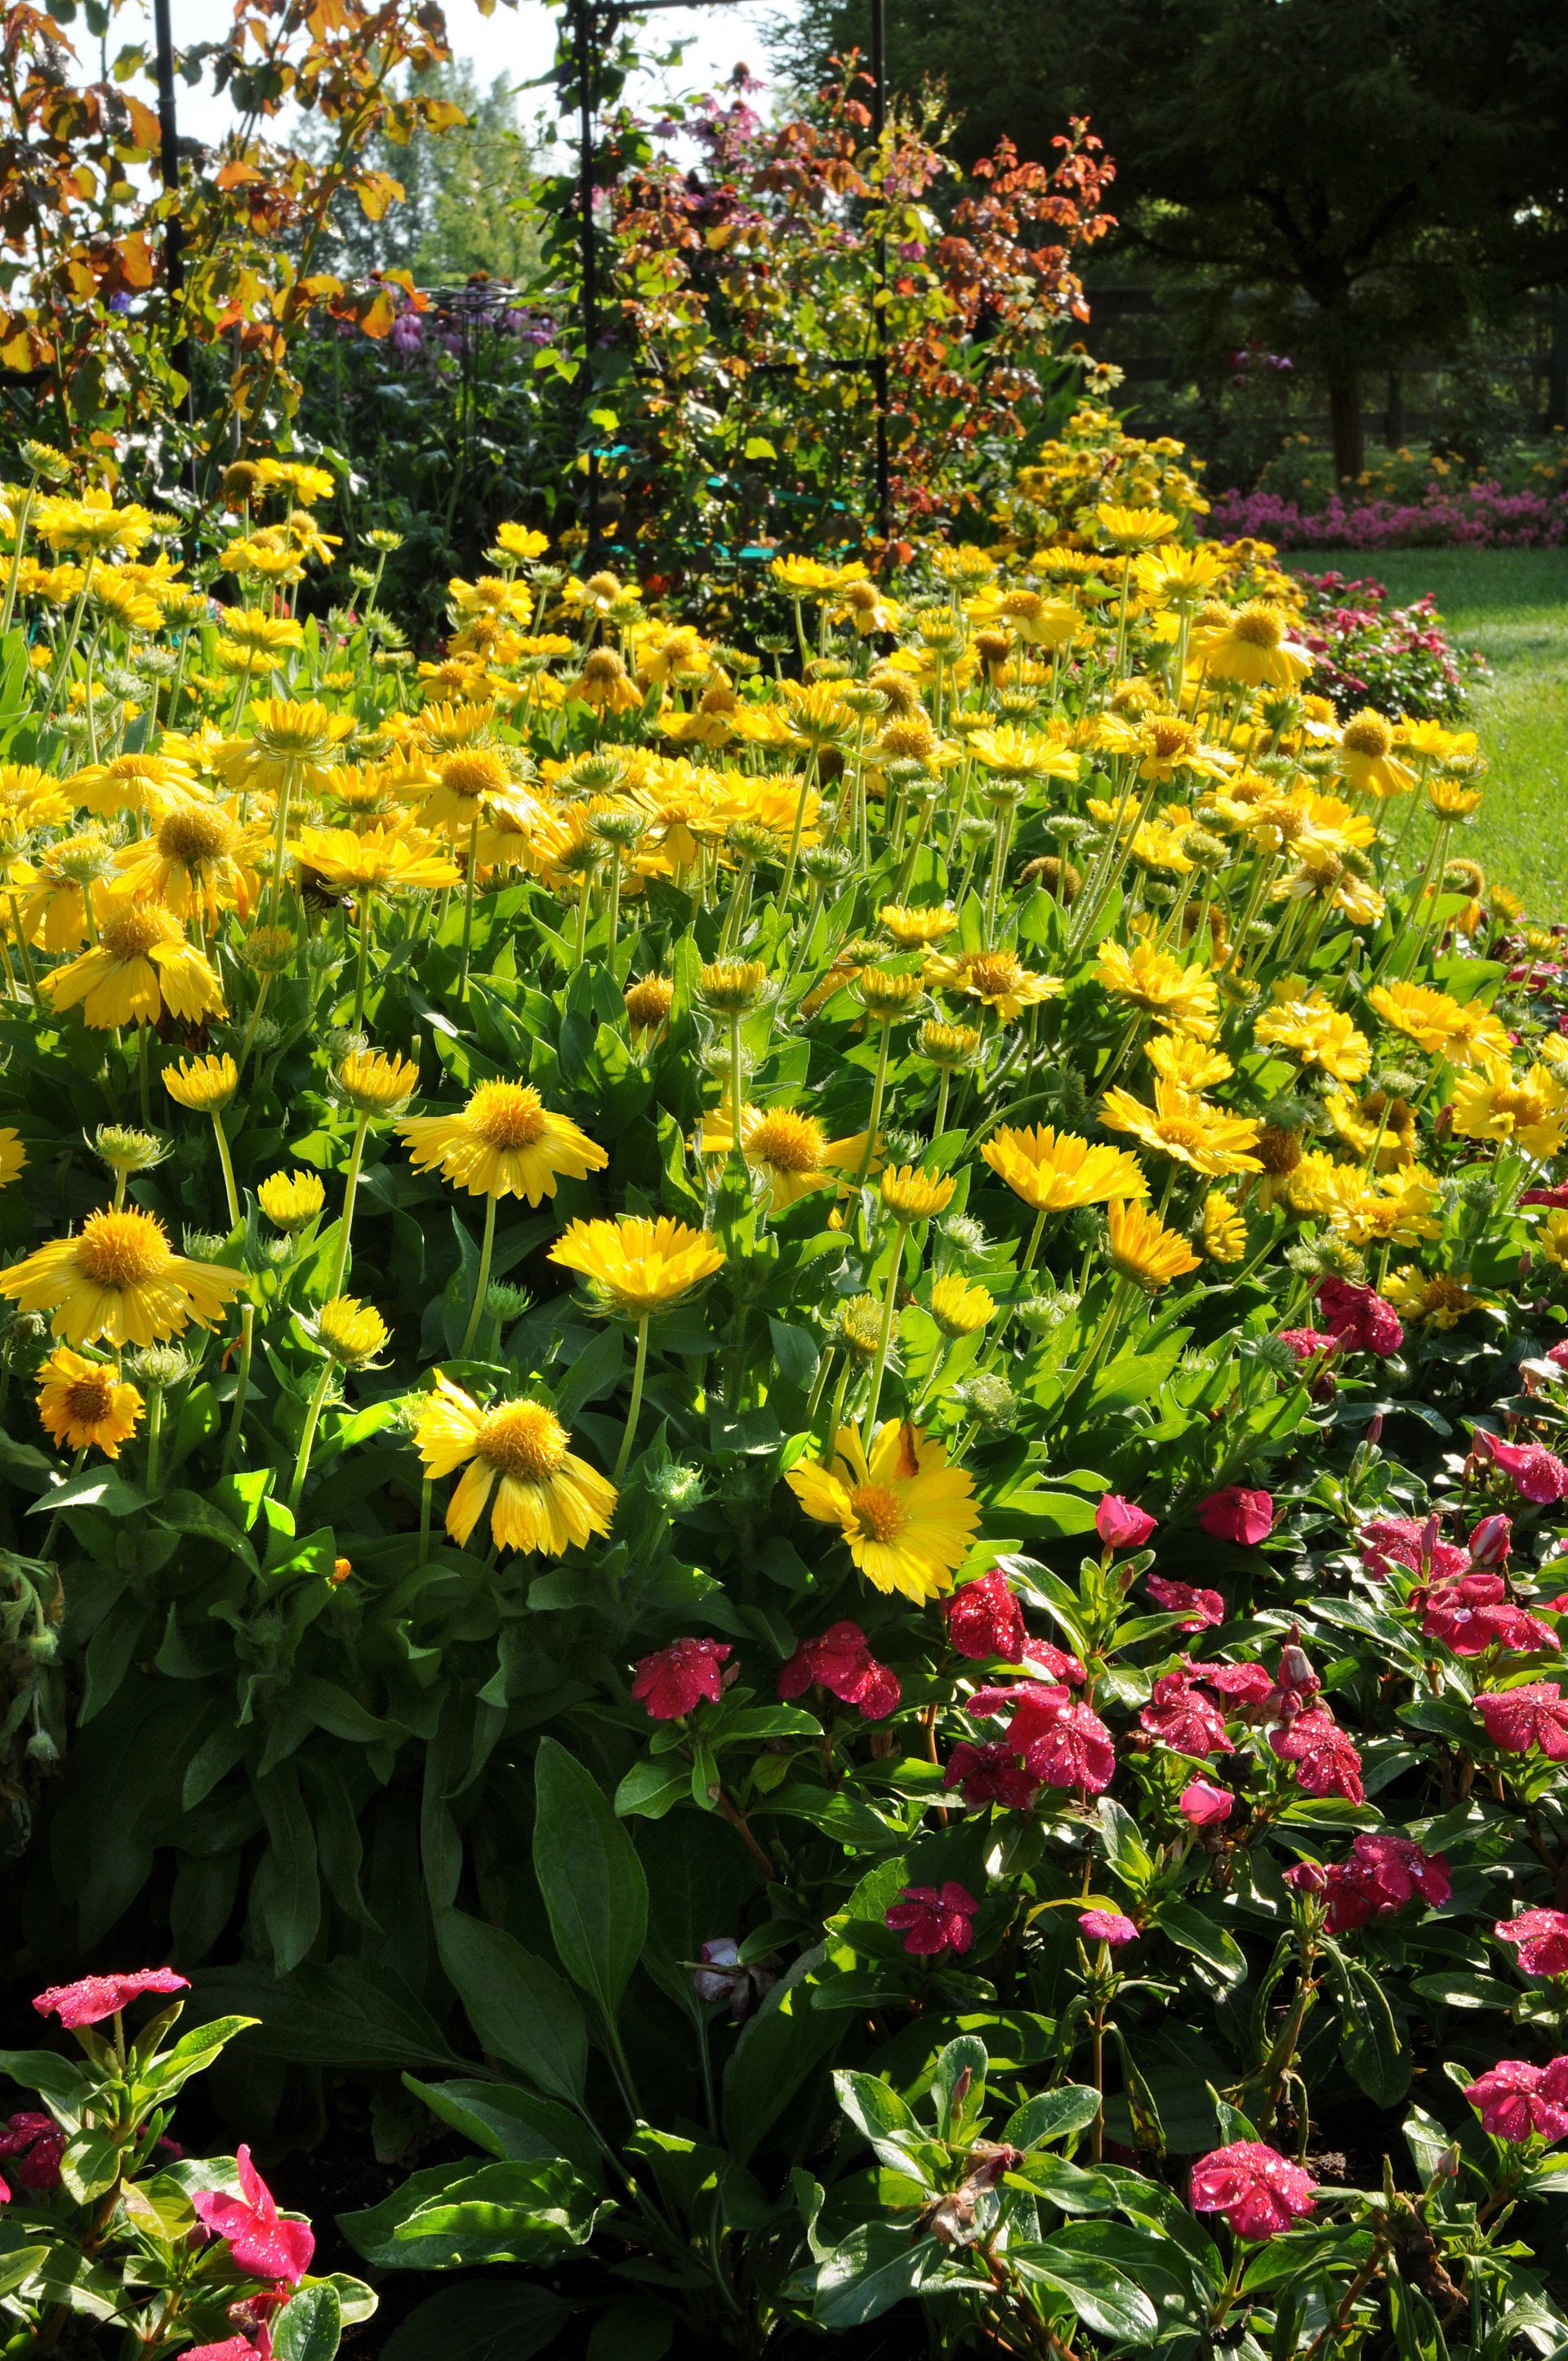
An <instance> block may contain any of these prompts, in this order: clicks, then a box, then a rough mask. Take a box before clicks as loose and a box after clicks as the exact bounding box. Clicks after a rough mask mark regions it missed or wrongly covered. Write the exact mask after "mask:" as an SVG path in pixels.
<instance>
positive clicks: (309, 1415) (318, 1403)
mask: <svg viewBox="0 0 1568 2361" xmlns="http://www.w3.org/2000/svg"><path fill="white" fill-rule="evenodd" d="M332 1368H333V1365H332V1363H331V1362H330V1361H323V1363H322V1373H321V1375H320V1377H319V1378H317V1379H316V1382H315V1387H314V1389H313V1392H312V1395H311V1406H310V1408H309V1410H307V1411H306V1412H305V1431H304V1433H302V1435H301V1437H300V1449H299V1455H298V1457H297V1458H296V1459H295V1461H294V1473H293V1477H292V1479H291V1483H290V1486H289V1510H290V1514H291V1515H292V1513H293V1511H294V1510H295V1509H296V1508H298V1506H299V1502H300V1495H301V1493H302V1491H303V1490H304V1488H305V1470H306V1469H307V1468H308V1467H309V1466H310V1464H311V1446H312V1444H313V1443H314V1442H315V1439H316V1427H317V1424H318V1422H319V1421H320V1419H321V1414H322V1404H323V1402H324V1401H325V1400H326V1396H327V1388H328V1387H329V1386H330V1385H331V1383H332Z"/></svg>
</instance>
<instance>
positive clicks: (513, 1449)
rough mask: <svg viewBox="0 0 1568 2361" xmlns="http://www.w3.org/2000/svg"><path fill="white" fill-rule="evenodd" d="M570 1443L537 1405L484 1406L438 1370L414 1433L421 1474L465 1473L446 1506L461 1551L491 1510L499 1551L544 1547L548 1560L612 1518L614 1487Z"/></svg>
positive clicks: (557, 1422)
mask: <svg viewBox="0 0 1568 2361" xmlns="http://www.w3.org/2000/svg"><path fill="white" fill-rule="evenodd" d="M571 1441H572V1438H571V1435H570V1434H569V1433H568V1432H567V1430H566V1429H565V1427H564V1426H563V1425H562V1423H561V1422H560V1420H559V1419H558V1418H557V1417H556V1415H555V1413H554V1411H553V1410H549V1409H547V1408H546V1407H545V1405H544V1403H543V1402H536V1401H528V1400H517V1401H501V1402H495V1403H493V1404H492V1405H491V1406H490V1408H489V1409H488V1410H481V1409H480V1407H479V1404H478V1403H477V1401H475V1400H473V1399H472V1397H471V1396H470V1395H468V1394H466V1393H465V1392H464V1391H463V1389H462V1388H461V1387H460V1386H455V1385H454V1384H453V1383H452V1380H451V1379H450V1378H445V1377H443V1376H441V1375H440V1373H439V1372H438V1373H437V1375H436V1379H435V1387H434V1390H433V1393H432V1395H431V1397H430V1400H428V1401H427V1402H426V1403H425V1405H424V1407H423V1409H422V1411H421V1412H420V1417H419V1423H418V1426H417V1427H416V1428H415V1431H414V1442H415V1444H416V1446H417V1448H418V1451H419V1455H420V1457H421V1459H422V1461H423V1463H424V1472H425V1474H426V1476H427V1477H431V1478H432V1479H433V1480H434V1479H437V1478H439V1477H444V1476H451V1475H453V1474H454V1473H455V1471H456V1469H458V1468H459V1467H461V1468H463V1470H464V1475H463V1479H462V1481H461V1483H459V1485H458V1486H457V1488H456V1490H455V1492H454V1493H453V1495H452V1499H451V1500H450V1502H449V1503H448V1506H447V1510H446V1530H447V1532H449V1533H450V1534H451V1536H452V1538H453V1540H454V1541H455V1542H456V1543H458V1545H459V1547H461V1546H462V1545H463V1544H464V1543H466V1541H467V1539H468V1536H469V1534H470V1533H471V1532H473V1530H474V1527H475V1526H476V1525H477V1522H478V1521H479V1519H480V1517H481V1516H482V1514H483V1513H484V1510H485V1509H486V1507H487V1506H488V1507H489V1510H490V1532H491V1533H492V1535H493V1536H494V1538H495V1541H496V1543H497V1545H498V1547H499V1548H501V1549H512V1550H520V1551H523V1552H528V1551H533V1550H542V1551H543V1552H544V1553H545V1554H546V1555H547V1556H550V1557H560V1556H562V1555H563V1554H565V1552H566V1551H567V1550H568V1549H572V1548H577V1549H580V1548H581V1547H582V1546H583V1544H584V1543H586V1542H587V1541H588V1540H589V1539H590V1537H591V1536H592V1535H593V1534H595V1533H608V1532H609V1522H610V1519H611V1518H612V1517H613V1516H614V1514H615V1503H616V1498H617V1495H616V1489H615V1487H614V1485H613V1484H610V1483H607V1482H606V1480H605V1478H604V1477H602V1476H601V1475H599V1473H598V1470H597V1469H596V1468H593V1467H590V1466H588V1464H587V1460H586V1459H579V1458H578V1457H577V1456H576V1454H575V1453H574V1452H573V1451H572V1449H571V1448H570V1445H571ZM492 1494H493V1495H494V1499H493V1501H492V1499H491V1495H492Z"/></svg>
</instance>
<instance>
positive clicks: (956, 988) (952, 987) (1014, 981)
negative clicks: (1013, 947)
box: [925, 950, 1067, 1025]
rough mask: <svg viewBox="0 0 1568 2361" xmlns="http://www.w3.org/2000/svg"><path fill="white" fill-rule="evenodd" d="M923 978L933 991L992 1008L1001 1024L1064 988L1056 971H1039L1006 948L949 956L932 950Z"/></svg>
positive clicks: (1007, 1023) (1059, 993)
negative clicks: (1044, 972) (1052, 972)
mask: <svg viewBox="0 0 1568 2361" xmlns="http://www.w3.org/2000/svg"><path fill="white" fill-rule="evenodd" d="M925 979H926V982H927V983H928V984H929V985H930V987H931V989H932V991H933V992H943V993H948V994H954V995H956V996H957V997H958V998H959V999H964V1000H978V1001H979V1002H980V1004H981V1007H982V1008H991V1009H994V1011H995V1013H996V1016H997V1018H998V1020H999V1022H1001V1023H1002V1024H1003V1025H1011V1024H1013V1023H1014V1021H1015V1020H1016V1019H1017V1018H1018V1017H1019V1016H1022V1015H1023V1013H1024V1011H1025V1008H1036V1007H1038V1005H1040V1003H1041V1002H1042V1001H1046V1000H1058V999H1059V998H1060V997H1061V994H1063V993H1064V992H1065V991H1066V989H1067V986H1066V985H1065V984H1064V983H1063V982H1062V980H1061V978H1060V976H1059V975H1041V974H1039V973H1037V972H1035V971H1034V970H1032V969H1030V968H1026V967H1025V965H1024V964H1023V962H1022V961H1021V960H1020V959H1019V958H1018V956H1017V953H1016V952H1015V951H1007V950H1000V951H958V952H956V953H955V954H954V955H953V956H952V957H951V958H948V957H947V956H945V955H944V954H943V953H941V952H937V953H934V954H933V956H932V957H931V958H929V959H927V961H926V971H925Z"/></svg>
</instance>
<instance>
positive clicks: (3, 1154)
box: [0, 1124, 27, 1189]
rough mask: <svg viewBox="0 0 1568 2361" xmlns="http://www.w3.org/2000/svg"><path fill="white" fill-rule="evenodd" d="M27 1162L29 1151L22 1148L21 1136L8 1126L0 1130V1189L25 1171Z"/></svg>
mask: <svg viewBox="0 0 1568 2361" xmlns="http://www.w3.org/2000/svg"><path fill="white" fill-rule="evenodd" d="M26 1169H27V1149H26V1148H24V1147H23V1146H22V1139H21V1134H20V1133H19V1132H17V1131H16V1130H14V1129H13V1128H12V1126H10V1125H9V1124H6V1125H5V1126H4V1127H3V1128H0V1189H4V1188H5V1187H6V1185H7V1184H8V1183H9V1182H10V1181H12V1180H15V1179H16V1175H17V1173H18V1172H21V1171H24V1170H26Z"/></svg>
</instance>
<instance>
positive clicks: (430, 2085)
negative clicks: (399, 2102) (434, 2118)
mask: <svg viewBox="0 0 1568 2361" xmlns="http://www.w3.org/2000/svg"><path fill="white" fill-rule="evenodd" d="M562 1989H563V1990H565V1986H563V1987H562ZM568 1997H569V1995H568ZM403 2084H404V2087H405V2089H407V2090H410V2091H411V2092H413V2094H414V2096H415V2097H416V2098H418V2099H422V2100H423V2101H424V2103H425V2105H426V2106H427V2107H428V2108H429V2109H430V2111H431V2113H432V2114H433V2115H438V2116H439V2117H440V2119H441V2121H442V2122H443V2123H444V2124H450V2125H451V2126H452V2129H453V2130H454V2131H455V2132H461V2133H462V2134H463V2136H464V2138H465V2139H469V2140H472V2141H473V2143H474V2146H475V2147H482V2148H488V2150H489V2153H490V2154H491V2155H492V2156H494V2157H499V2158H510V2159H511V2160H513V2161H515V2162H520V2163H527V2162H528V2161H529V2160H530V2159H531V2158H535V2157H546V2156H564V2157H565V2158H566V2160H567V2162H568V2163H569V2164H575V2165H576V2168H577V2170H578V2171H579V2172H580V2173H581V2174H582V2177H583V2179H584V2180H588V2181H597V2180H598V2177H599V2152H598V2147H597V2145H596V2143H595V2140H594V2136H593V2134H592V2133H591V2132H590V2131H589V2129H588V2128H587V2125H586V2124H585V2123H584V2121H583V2119H582V2117H581V2116H580V2115H579V2114H576V2113H574V2111H573V2110H572V2109H571V2108H570V2107H565V2106H561V2105H558V2104H557V2103H556V2102H555V2101H554V2099H543V2098H540V2097H538V2096H537V2095H536V2094H535V2092H532V2091H519V2090H516V2089H514V2088H513V2086H512V2085H511V2084H510V2082H471V2081H456V2082H422V2081H420V2080H419V2079H418V2077H417V2076H416V2075H413V2074H405V2075H404V2076H403Z"/></svg>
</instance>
